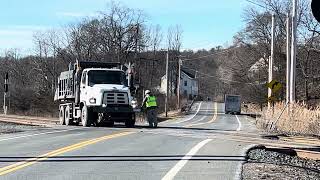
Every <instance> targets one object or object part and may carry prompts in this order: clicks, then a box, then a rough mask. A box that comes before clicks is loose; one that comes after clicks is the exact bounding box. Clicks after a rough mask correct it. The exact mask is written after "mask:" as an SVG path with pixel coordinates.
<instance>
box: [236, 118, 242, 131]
mask: <svg viewBox="0 0 320 180" xmlns="http://www.w3.org/2000/svg"><path fill="white" fill-rule="evenodd" d="M236 118H237V121H238V124H239V125H238V129H237V131H240V130H241V126H242V125H241V121H240V119H239V118H238V116H237V115H236Z"/></svg>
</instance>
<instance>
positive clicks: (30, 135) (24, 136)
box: [0, 128, 83, 142]
mask: <svg viewBox="0 0 320 180" xmlns="http://www.w3.org/2000/svg"><path fill="white" fill-rule="evenodd" d="M77 129H83V128H73V129H65V130H59V131H50V132H44V133H36V134H28V135H23V136H15V137H11V138H5V139H0V142H1V141H8V140H13V139H20V138H26V137H32V136H39V135H45V134H53V133H60V132H67V131H72V130H77Z"/></svg>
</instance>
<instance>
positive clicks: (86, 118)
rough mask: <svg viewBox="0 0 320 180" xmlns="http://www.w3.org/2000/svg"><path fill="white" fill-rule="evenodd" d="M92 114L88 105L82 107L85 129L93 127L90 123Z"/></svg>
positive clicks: (82, 119)
mask: <svg viewBox="0 0 320 180" xmlns="http://www.w3.org/2000/svg"><path fill="white" fill-rule="evenodd" d="M90 116H91V112H90V110H89V109H88V107H87V106H86V105H84V106H83V107H82V110H81V123H82V126H84V127H89V126H90V125H91V121H90Z"/></svg>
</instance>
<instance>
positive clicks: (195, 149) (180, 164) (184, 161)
mask: <svg viewBox="0 0 320 180" xmlns="http://www.w3.org/2000/svg"><path fill="white" fill-rule="evenodd" d="M210 141H212V139H206V140H204V141H201V142H200V143H198V144H197V145H196V146H194V147H193V148H192V149H191V150H190V151H189V152H188V153H187V154H186V155H185V156H184V157H183V158H182V159H181V160H180V161H179V162H178V163H177V164H176V165H175V166H174V167H173V168H172V169H171V170H170V171H169V172H168V173H167V174H166V175H165V176H164V177H163V178H162V180H172V179H173V178H174V177H175V176H176V175H177V173H178V172H179V171H180V170H181V169H182V168H183V166H185V165H186V164H187V162H188V160H190V159H191V158H192V156H194V155H195V154H196V153H197V152H198V151H199V150H200V149H201V148H202V147H203V146H204V145H206V144H207V143H208V142H210Z"/></svg>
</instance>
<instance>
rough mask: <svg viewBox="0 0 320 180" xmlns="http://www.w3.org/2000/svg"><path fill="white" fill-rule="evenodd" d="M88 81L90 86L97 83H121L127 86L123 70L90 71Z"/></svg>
mask: <svg viewBox="0 0 320 180" xmlns="http://www.w3.org/2000/svg"><path fill="white" fill-rule="evenodd" d="M88 83H89V86H93V85H95V84H119V85H124V86H127V81H126V76H125V74H124V73H123V72H121V71H104V70H93V71H89V72H88Z"/></svg>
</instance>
